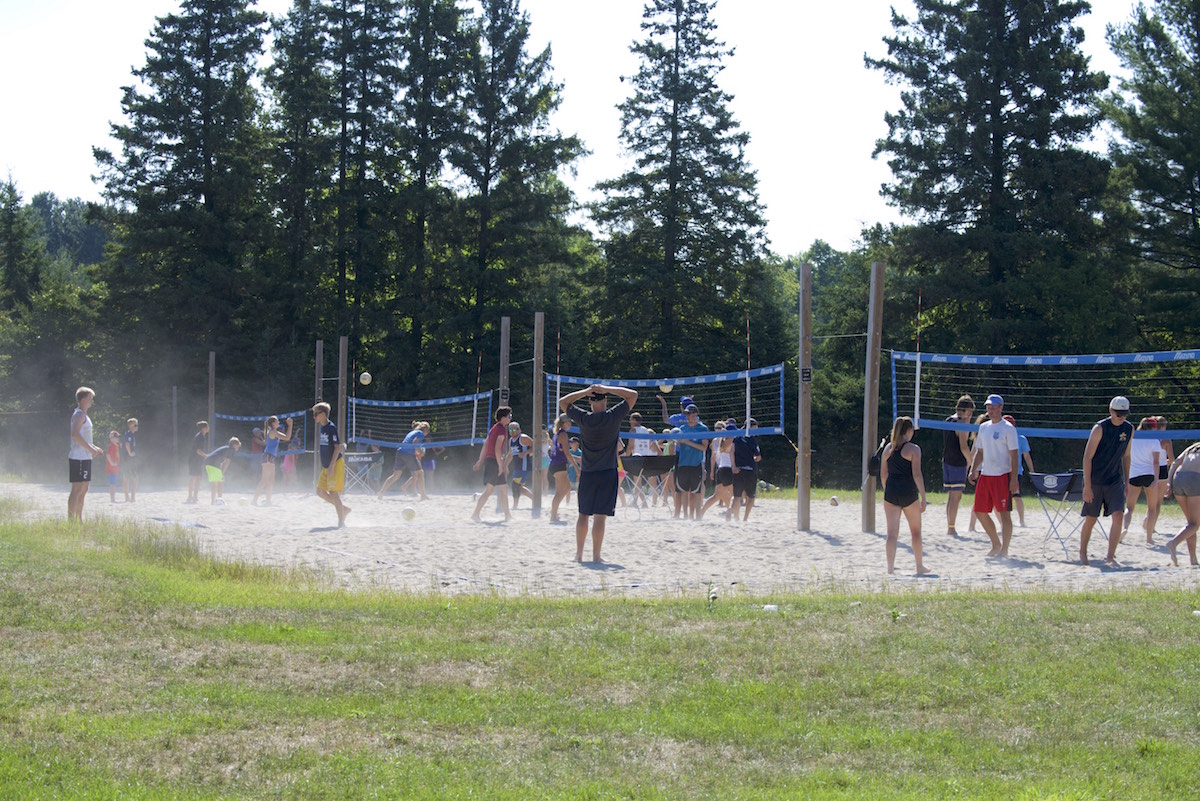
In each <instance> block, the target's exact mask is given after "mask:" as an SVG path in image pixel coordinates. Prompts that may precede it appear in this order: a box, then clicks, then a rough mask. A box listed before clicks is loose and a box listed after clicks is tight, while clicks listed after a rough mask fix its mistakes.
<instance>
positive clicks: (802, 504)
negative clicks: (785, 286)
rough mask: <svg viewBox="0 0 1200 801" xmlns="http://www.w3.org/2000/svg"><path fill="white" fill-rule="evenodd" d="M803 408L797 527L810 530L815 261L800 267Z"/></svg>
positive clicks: (799, 430)
mask: <svg viewBox="0 0 1200 801" xmlns="http://www.w3.org/2000/svg"><path fill="white" fill-rule="evenodd" d="M799 316H800V351H799V359H800V361H799V364H800V409H799V412H798V414H799V419H798V420H797V425H796V438H797V440H798V443H797V445H798V446H799V447H798V451H797V453H796V527H797V528H799V529H800V530H801V531H808V530H809V527H810V523H809V520H810V516H809V515H810V512H811V507H812V497H811V496H812V262H807V261H806V262H804V263H803V264H801V265H800V312H799Z"/></svg>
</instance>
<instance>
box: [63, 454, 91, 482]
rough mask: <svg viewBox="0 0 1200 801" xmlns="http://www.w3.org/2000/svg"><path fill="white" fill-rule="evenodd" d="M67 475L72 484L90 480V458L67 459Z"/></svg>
mask: <svg viewBox="0 0 1200 801" xmlns="http://www.w3.org/2000/svg"><path fill="white" fill-rule="evenodd" d="M67 475H68V476H69V479H68V480H69V481H70V482H71V483H72V484H86V483H88V482H89V481H91V480H92V460H91V459H68V460H67Z"/></svg>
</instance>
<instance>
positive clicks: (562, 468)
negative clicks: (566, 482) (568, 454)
mask: <svg viewBox="0 0 1200 801" xmlns="http://www.w3.org/2000/svg"><path fill="white" fill-rule="evenodd" d="M548 472H549V474H550V475H552V476H557V475H558V474H559V473H565V472H567V466H566V465H565V464H552V465H550V469H549V471H548Z"/></svg>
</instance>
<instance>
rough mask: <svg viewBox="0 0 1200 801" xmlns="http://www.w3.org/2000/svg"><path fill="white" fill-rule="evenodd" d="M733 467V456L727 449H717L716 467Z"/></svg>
mask: <svg viewBox="0 0 1200 801" xmlns="http://www.w3.org/2000/svg"><path fill="white" fill-rule="evenodd" d="M722 467H733V456H732V455H731V454H730V453H729V451H717V469H718V470H720V469H721V468H722Z"/></svg>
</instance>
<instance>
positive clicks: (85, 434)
mask: <svg viewBox="0 0 1200 801" xmlns="http://www.w3.org/2000/svg"><path fill="white" fill-rule="evenodd" d="M77 414H82V415H83V425H81V426H80V427H79V436H80V437H82V438H83V441H84V442H86V443H87V444H89V445H91V444H92V418H90V417H88V416H87V413H86V412H84V411H83V410H82V409H79V408H78V407H77V408H76V409H75V411H74V412H72V413H71V427H72V428H74V427H75V415H77ZM68 433H70V430H69V429H68ZM67 458H68V459H75V460H77V461H83V460H85V459H91V458H92V452H91V451H89V450H88V449H87V448H85V447H83V446H82V445H80V444H79V443H78V442H76V441H75V438H74V437H71V450H69V451H68V452H67Z"/></svg>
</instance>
